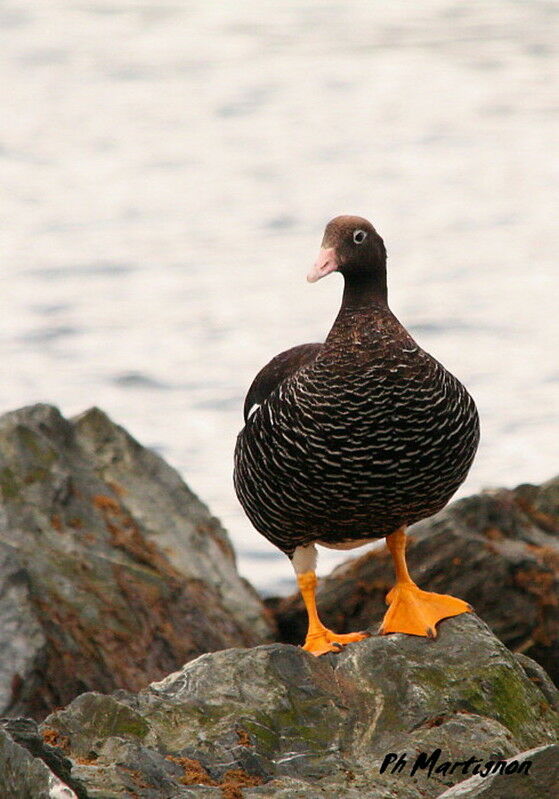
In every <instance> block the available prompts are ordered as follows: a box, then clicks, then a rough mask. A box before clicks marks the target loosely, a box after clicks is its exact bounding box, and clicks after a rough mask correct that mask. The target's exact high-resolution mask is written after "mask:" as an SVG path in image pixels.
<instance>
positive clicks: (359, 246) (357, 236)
mask: <svg viewBox="0 0 559 799" xmlns="http://www.w3.org/2000/svg"><path fill="white" fill-rule="evenodd" d="M330 272H341V273H342V275H343V276H344V278H345V279H346V283H347V282H351V283H355V284H358V283H363V284H366V285H371V284H374V285H377V286H378V288H379V289H381V290H382V288H383V287H384V291H386V249H385V246H384V242H383V240H382V239H381V237H380V236H379V234H378V233H377V232H376V230H375V229H374V227H373V226H372V225H371V223H370V222H368V221H367V220H366V219H363V217H361V216H337V217H335V218H334V219H332V220H331V221H330V222H328V224H327V225H326V230H325V231H324V238H323V239H322V246H321V249H320V252H319V254H318V258H317V259H316V263H315V264H314V266H313V267H312V269H311V271H310V272H309V274H308V275H307V280H308V281H309V283H315V282H316V281H317V280H320V278H322V277H325V276H326V275H329V274H330Z"/></svg>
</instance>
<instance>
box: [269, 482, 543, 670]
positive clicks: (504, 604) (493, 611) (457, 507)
mask: <svg viewBox="0 0 559 799" xmlns="http://www.w3.org/2000/svg"><path fill="white" fill-rule="evenodd" d="M409 532H410V535H409V538H410V544H409V548H408V552H407V555H408V564H409V567H410V572H411V574H412V576H413V577H414V579H415V580H416V582H417V583H418V584H419V586H420V587H421V588H424V589H426V590H430V591H437V592H439V593H450V594H453V595H455V596H458V597H461V598H462V599H465V600H466V601H467V602H469V603H470V604H471V605H473V607H474V608H475V610H476V612H477V613H478V615H479V616H480V617H481V618H482V619H483V620H484V621H486V622H487V624H489V626H490V627H491V629H492V630H493V632H494V633H495V634H496V635H497V636H498V637H499V638H500V639H501V641H503V642H504V643H505V644H506V645H507V646H508V647H509V648H510V649H511V650H512V651H515V652H520V653H524V654H525V655H527V656H529V657H530V658H532V659H533V660H536V661H537V662H538V663H540V664H541V665H542V666H543V668H544V669H545V670H546V671H547V672H548V673H549V675H550V676H551V677H552V679H554V680H555V681H556V682H559V477H558V478H555V479H554V480H550V481H549V482H548V483H546V484H544V485H542V486H540V487H537V486H530V485H522V486H518V488H516V489H514V491H508V490H504V489H503V490H499V491H491V492H484V493H482V494H480V495H477V496H472V497H468V498H466V499H461V500H458V501H457V502H454V503H453V504H452V505H449V506H448V507H447V508H445V510H443V511H442V512H441V513H439V514H437V515H436V516H434V517H433V518H432V519H427V520H425V521H422V522H419V523H418V524H416V525H414V526H413V527H411V528H410V531H409ZM393 582H394V573H393V567H392V559H391V557H390V554H389V553H388V551H387V549H386V547H385V546H384V545H383V546H382V548H380V549H376V550H372V551H370V552H368V553H366V554H365V555H363V556H362V557H360V558H355V559H352V560H350V561H348V562H347V563H345V564H343V565H342V566H339V567H338V568H337V569H336V570H335V571H334V572H332V574H331V575H329V577H327V578H325V579H324V580H322V581H321V582H320V584H319V587H318V592H317V598H318V605H319V608H320V613H321V616H322V618H323V621H324V622H325V623H326V624H327V625H328V626H330V627H331V628H332V629H334V630H336V632H339V633H342V632H348V631H352V630H362V629H367V628H369V629H375V630H376V629H378V625H379V624H380V621H381V619H382V617H383V615H384V613H385V611H386V605H385V596H386V593H387V592H388V590H389V589H390V588H391V587H392V585H393ZM269 604H270V606H271V607H274V608H275V613H276V616H277V621H278V625H279V628H280V638H281V640H283V641H285V642H287V643H300V642H301V641H302V640H304V636H305V631H306V613H305V610H304V607H303V604H302V601H301V598H300V596H299V595H294V596H292V597H289V598H287V599H285V600H281V601H280V600H272V601H270V603H269Z"/></svg>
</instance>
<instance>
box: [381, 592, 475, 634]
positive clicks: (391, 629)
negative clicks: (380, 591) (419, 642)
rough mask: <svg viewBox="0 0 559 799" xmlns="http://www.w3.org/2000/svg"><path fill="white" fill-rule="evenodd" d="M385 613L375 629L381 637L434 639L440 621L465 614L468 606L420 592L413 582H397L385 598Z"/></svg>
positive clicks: (460, 601) (448, 597)
mask: <svg viewBox="0 0 559 799" xmlns="http://www.w3.org/2000/svg"><path fill="white" fill-rule="evenodd" d="M386 603H387V604H388V605H389V608H388V610H387V611H386V614H385V616H384V619H383V620H382V625H381V628H380V630H379V632H380V634H381V635H387V634H388V633H407V634H408V635H421V636H424V637H426V638H436V637H437V630H436V625H437V623H438V622H439V621H442V619H448V618H450V617H452V616H458V615H460V614H461V613H468V612H470V611H471V610H472V608H471V605H468V603H467V602H464V601H463V600H462V599H458V598H457V597H454V596H448V595H447V594H435V593H431V592H430V591H422V590H421V588H418V587H417V585H415V583H411V582H410V583H407V582H403V583H397V584H396V585H395V586H394V588H393V589H392V590H391V591H389V592H388V594H387V595H386Z"/></svg>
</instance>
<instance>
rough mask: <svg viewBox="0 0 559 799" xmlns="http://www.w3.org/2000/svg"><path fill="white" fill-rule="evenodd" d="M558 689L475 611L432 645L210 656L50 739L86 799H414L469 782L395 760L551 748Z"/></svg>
mask: <svg viewBox="0 0 559 799" xmlns="http://www.w3.org/2000/svg"><path fill="white" fill-rule="evenodd" d="M527 660H528V659H526V661H527ZM550 691H551V693H550V696H549V697H547V696H545V695H544V694H543V693H542V692H541V691H540V689H539V688H538V687H537V685H535V684H534V683H533V682H532V680H531V679H530V678H529V677H528V676H527V674H526V672H525V670H524V668H523V667H522V666H521V665H520V664H519V662H518V661H517V659H516V658H515V657H514V656H513V655H512V654H511V653H510V652H509V651H508V650H507V649H506V648H505V647H504V646H503V645H502V644H501V643H500V642H499V641H498V640H497V639H496V638H495V636H494V635H493V634H492V633H491V631H490V630H489V629H488V628H487V627H486V625H485V624H483V622H481V621H480V620H478V619H477V618H476V617H475V616H474V615H473V614H467V615H463V616H459V617H456V618H454V619H448V620H446V621H444V622H442V624H441V625H440V634H439V637H438V638H437V639H435V640H429V639H423V638H418V637H415V636H405V635H399V634H398V635H391V636H384V637H378V636H373V637H371V638H369V639H366V640H364V641H361V642H359V643H357V644H352V645H350V646H348V647H347V648H346V649H345V650H344V651H343V652H342V653H341V654H339V655H327V656H324V657H321V658H315V657H313V656H311V655H309V654H308V653H306V652H304V651H303V650H302V649H300V648H298V647H293V646H289V645H285V644H271V645H266V646H259V647H255V648H253V649H229V650H225V651H222V652H214V653H210V654H206V655H202V656H201V657H199V658H198V659H196V660H194V661H192V662H190V663H188V664H186V665H185V666H184V667H183V668H182V669H180V670H179V671H177V672H175V673H173V674H170V675H169V676H168V677H166V678H165V679H164V680H162V681H160V682H157V683H153V684H152V685H150V686H149V687H148V688H146V689H144V690H142V691H140V692H139V693H138V694H136V695H135V694H131V693H129V692H126V691H118V692H116V693H115V694H113V695H112V696H103V695H101V694H98V693H85V694H82V695H81V696H79V697H78V698H77V699H75V700H74V701H73V702H72V703H71V704H70V705H69V706H68V707H67V708H65V709H63V710H59V711H56V712H54V713H53V714H51V715H50V716H49V717H48V718H47V719H46V720H45V721H44V722H43V724H42V725H41V732H42V736H43V738H44V739H45V741H46V743H47V745H48V747H49V748H53V747H55V748H58V749H59V752H60V754H61V756H63V757H62V758H61V759H59V762H62V763H63V767H65V766H64V763H67V760H70V761H71V764H72V768H71V781H72V786H71V787H72V789H73V790H74V791H75V790H76V786H79V787H80V789H82V790H84V791H85V795H84V799H88V798H89V799H116V797H129V796H133V797H137V799H183V797H202V798H203V799H206V797H207V798H208V799H213V797H216V799H217V797H229V799H240V797H243V796H244V797H246V798H247V799H259V798H260V797H262V798H264V797H269V796H277V797H284V798H285V799H288V797H289V798H294V797H311V799H313V797H317V799H318V797H320V798H321V799H329V798H330V797H332V799H333V797H338V796H347V797H350V799H353V798H355V799H357V797H358V796H366V797H369V798H370V799H396V798H398V799H420V797H438V796H439V795H440V794H441V793H442V792H443V791H445V790H446V789H447V788H448V787H449V786H451V785H452V784H453V783H456V782H457V781H458V780H463V779H464V777H463V776H462V775H460V774H458V773H455V774H452V775H450V774H446V773H439V774H432V775H431V776H429V775H428V773H427V772H426V771H425V770H420V771H418V772H417V773H416V774H415V775H414V776H413V777H412V776H411V774H410V770H411V769H410V767H408V766H407V767H406V769H405V770H404V771H403V772H402V773H400V774H391V773H390V770H387V771H385V772H384V773H383V774H381V773H380V766H381V764H382V762H383V759H384V757H385V756H386V754H387V753H389V752H395V753H402V752H405V753H407V757H408V761H409V766H411V763H412V762H413V760H414V759H415V757H416V756H417V755H418V754H419V753H420V752H426V753H431V752H432V751H434V750H435V749H437V748H440V749H441V750H442V759H443V760H448V761H455V760H461V761H463V760H464V759H465V758H467V757H468V756H470V755H472V756H475V757H476V758H480V759H483V760H484V761H486V760H492V761H495V760H499V759H503V758H507V757H511V756H512V755H515V754H516V753H518V752H520V751H524V750H527V749H532V748H534V747H537V746H549V745H550V744H553V743H555V742H556V741H557V738H558V735H559V716H558V714H557V712H556V711H555V710H554V709H553V707H552V706H551V704H550V701H549V699H551V700H552V701H553V702H554V703H557V702H558V700H559V694H558V692H557V691H556V690H555V689H553V687H551V689H550ZM16 737H17V730H16ZM31 737H32V736H31ZM36 753H37V756H38V757H43V758H44V753H41V751H40V749H36ZM17 762H18V761H17V757H16V763H17ZM49 768H57V769H58V771H57V773H58V776H59V778H60V775H61V774H62V773H63V772H62V771H61V770H60V766H57V765H56V763H55V762H54V761H52V757H51V762H50V764H49ZM535 771H536V769H534V773H535ZM53 773H54V772H53ZM5 774H6V764H5V763H4V765H2V764H1V763H0V784H1V780H2V778H3V776H4V775H5ZM64 774H66V779H68V776H67V772H64ZM503 779H506V778H503ZM542 779H543V777H542ZM534 799H535V798H534Z"/></svg>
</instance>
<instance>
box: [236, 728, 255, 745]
mask: <svg viewBox="0 0 559 799" xmlns="http://www.w3.org/2000/svg"><path fill="white" fill-rule="evenodd" d="M237 738H238V739H239V743H240V745H241V746H252V741H251V740H250V735H249V734H248V732H247V731H246V730H242V729H241V728H239V729H238V730H237Z"/></svg>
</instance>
